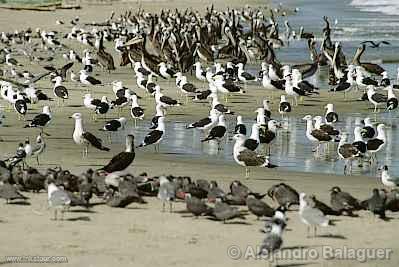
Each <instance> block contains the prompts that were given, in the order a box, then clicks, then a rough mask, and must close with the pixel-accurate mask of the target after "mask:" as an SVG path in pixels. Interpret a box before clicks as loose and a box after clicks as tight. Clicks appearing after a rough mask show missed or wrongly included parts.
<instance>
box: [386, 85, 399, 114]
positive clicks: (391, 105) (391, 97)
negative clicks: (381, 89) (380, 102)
mask: <svg viewBox="0 0 399 267" xmlns="http://www.w3.org/2000/svg"><path fill="white" fill-rule="evenodd" d="M387 90H388V97H387V99H388V100H387V108H386V110H387V111H391V110H394V109H396V108H397V107H398V98H397V97H396V95H395V94H394V92H393V88H392V86H389V87H388V88H387Z"/></svg>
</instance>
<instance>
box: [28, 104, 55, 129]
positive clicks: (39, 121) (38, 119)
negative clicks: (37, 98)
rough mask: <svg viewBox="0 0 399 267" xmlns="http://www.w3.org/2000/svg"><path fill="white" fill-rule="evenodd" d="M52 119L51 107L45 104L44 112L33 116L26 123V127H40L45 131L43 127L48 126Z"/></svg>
mask: <svg viewBox="0 0 399 267" xmlns="http://www.w3.org/2000/svg"><path fill="white" fill-rule="evenodd" d="M50 121H51V113H50V107H49V106H44V107H43V112H42V113H40V114H38V115H36V116H35V117H33V119H32V120H31V121H30V123H29V124H27V125H25V128H40V129H41V131H42V132H43V128H44V127H46V126H47V125H48V124H49V123H50Z"/></svg>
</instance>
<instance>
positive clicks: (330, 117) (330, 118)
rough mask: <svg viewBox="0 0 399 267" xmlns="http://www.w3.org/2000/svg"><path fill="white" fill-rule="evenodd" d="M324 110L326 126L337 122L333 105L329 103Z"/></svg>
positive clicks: (336, 114)
mask: <svg viewBox="0 0 399 267" xmlns="http://www.w3.org/2000/svg"><path fill="white" fill-rule="evenodd" d="M325 109H326V115H325V119H326V122H327V123H328V124H331V123H334V122H337V121H338V113H337V112H335V110H334V104H331V103H329V104H327V105H326V106H325Z"/></svg>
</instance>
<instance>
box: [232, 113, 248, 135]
mask: <svg viewBox="0 0 399 267" xmlns="http://www.w3.org/2000/svg"><path fill="white" fill-rule="evenodd" d="M234 134H243V135H247V127H246V126H245V124H244V123H243V122H242V116H240V115H238V116H237V123H236V126H235V127H234Z"/></svg>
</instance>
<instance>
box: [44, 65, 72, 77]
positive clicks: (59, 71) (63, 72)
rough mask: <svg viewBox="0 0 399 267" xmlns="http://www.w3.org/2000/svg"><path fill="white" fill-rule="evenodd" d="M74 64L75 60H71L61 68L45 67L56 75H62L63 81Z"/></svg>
mask: <svg viewBox="0 0 399 267" xmlns="http://www.w3.org/2000/svg"><path fill="white" fill-rule="evenodd" d="M72 66H73V62H70V63H68V64H65V65H64V66H62V67H61V68H59V69H57V68H55V67H53V66H44V67H43V68H44V69H46V70H48V71H51V72H52V73H53V74H54V76H61V78H62V81H64V80H65V79H66V74H67V71H68V70H69V69H70V68H71V67H72Z"/></svg>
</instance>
